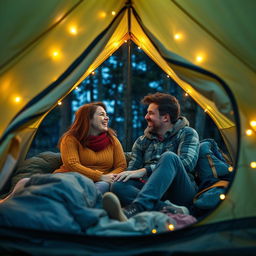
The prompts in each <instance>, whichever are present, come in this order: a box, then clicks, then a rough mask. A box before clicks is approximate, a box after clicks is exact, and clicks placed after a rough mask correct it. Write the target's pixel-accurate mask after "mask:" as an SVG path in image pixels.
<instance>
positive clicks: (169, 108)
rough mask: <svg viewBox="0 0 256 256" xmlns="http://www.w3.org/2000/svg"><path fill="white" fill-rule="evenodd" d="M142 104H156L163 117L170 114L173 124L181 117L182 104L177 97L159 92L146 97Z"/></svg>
mask: <svg viewBox="0 0 256 256" xmlns="http://www.w3.org/2000/svg"><path fill="white" fill-rule="evenodd" d="M141 102H142V103H143V104H145V105H149V104H151V103H155V104H157V105H158V110H159V114H160V115H161V116H163V115H165V114H169V116H170V120H171V123H173V124H174V123H175V122H176V121H177V120H178V118H179V116H180V104H179V102H178V100H177V99H176V97H174V96H173V95H171V94H167V93H161V92H157V93H154V94H149V95H147V96H145V97H144V98H143V99H142V100H141Z"/></svg>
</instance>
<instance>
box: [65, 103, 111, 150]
mask: <svg viewBox="0 0 256 256" xmlns="http://www.w3.org/2000/svg"><path fill="white" fill-rule="evenodd" d="M97 107H102V108H104V110H105V111H106V109H107V108H106V105H105V104H104V103H102V102H93V103H89V104H85V105H83V106H81V107H80V108H79V109H78V110H77V111H76V114H75V120H74V122H73V124H72V125H71V127H70V128H69V130H68V131H67V132H65V133H64V134H63V136H62V137H61V139H60V142H61V140H62V139H63V138H64V137H66V136H67V135H72V136H74V137H75V138H76V139H77V140H78V141H79V142H80V143H81V145H82V146H83V147H85V146H86V143H87V140H88V135H89V129H90V126H91V120H92V118H93V115H94V113H95V112H96V109H97ZM107 135H108V136H109V138H110V140H111V141H112V142H113V136H116V133H115V132H114V131H113V130H112V129H111V128H108V131H107Z"/></svg>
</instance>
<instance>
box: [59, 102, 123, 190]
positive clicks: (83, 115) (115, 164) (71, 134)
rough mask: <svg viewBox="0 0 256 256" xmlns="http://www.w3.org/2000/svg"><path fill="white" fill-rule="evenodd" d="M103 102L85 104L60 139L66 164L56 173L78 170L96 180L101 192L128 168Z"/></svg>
mask: <svg viewBox="0 0 256 256" xmlns="http://www.w3.org/2000/svg"><path fill="white" fill-rule="evenodd" d="M108 121H109V117H108V116H107V114H106V106H105V105H104V104H103V103H102V102H96V103H90V104H85V105H83V106H82V107H80V108H79V109H78V111H77V112H76V117H75V121H74V123H73V124H72V126H71V128H70V129H69V130H68V131H67V132H66V133H65V134H64V135H63V136H62V138H61V139H60V151H61V157H62V161H63V165H62V166H61V167H60V169H58V170H56V171H55V172H54V173H56V172H79V173H81V174H83V175H85V176H86V177H88V178H90V179H92V180H93V181H94V182H95V185H96V187H97V188H98V189H99V190H100V192H101V193H102V194H104V193H105V192H107V191H109V186H110V183H111V182H113V181H114V178H115V176H116V175H117V174H118V173H120V172H122V171H124V169H125V168H126V159H125V155H124V152H123V149H122V146H121V144H120V142H119V140H118V139H117V137H116V134H115V132H114V131H113V130H112V129H110V128H108Z"/></svg>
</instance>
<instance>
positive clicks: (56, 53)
mask: <svg viewBox="0 0 256 256" xmlns="http://www.w3.org/2000/svg"><path fill="white" fill-rule="evenodd" d="M51 57H52V59H53V60H58V59H60V58H61V53H60V51H59V50H53V51H52V52H51Z"/></svg>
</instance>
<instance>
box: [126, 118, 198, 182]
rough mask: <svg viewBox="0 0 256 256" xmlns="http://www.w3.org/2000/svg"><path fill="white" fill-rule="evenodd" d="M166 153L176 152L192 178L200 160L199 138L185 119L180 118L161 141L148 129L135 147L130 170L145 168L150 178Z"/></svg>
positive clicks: (136, 142)
mask: <svg viewBox="0 0 256 256" xmlns="http://www.w3.org/2000/svg"><path fill="white" fill-rule="evenodd" d="M166 151H171V152H174V153H176V154H177V155H178V156H179V157H180V160H181V162H182V163H183V165H184V167H185V169H186V171H187V172H188V174H189V176H190V177H191V175H192V173H193V170H194V167H195V165H196V162H197V159H198V153H199V137H198V134H197V132H196V131H195V130H194V129H193V128H191V127H189V122H188V120H187V119H186V118H185V117H180V118H179V119H178V121H177V122H176V123H175V124H174V126H173V128H172V129H170V130H169V131H167V132H166V133H165V135H164V139H163V140H161V141H160V140H159V138H158V137H157V136H156V135H154V134H150V133H149V132H148V131H147V129H146V130H145V132H144V135H143V136H140V137H139V138H138V139H137V140H136V141H135V143H134V145H133V148H132V154H131V160H130V162H129V166H128V170H137V169H140V168H143V167H144V168H146V170H147V175H148V176H149V175H150V174H151V173H152V171H153V170H154V168H155V166H156V164H157V162H158V160H159V159H160V157H161V155H162V154H163V153H164V152H166ZM192 176H193V175H192ZM192 179H193V178H192Z"/></svg>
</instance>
